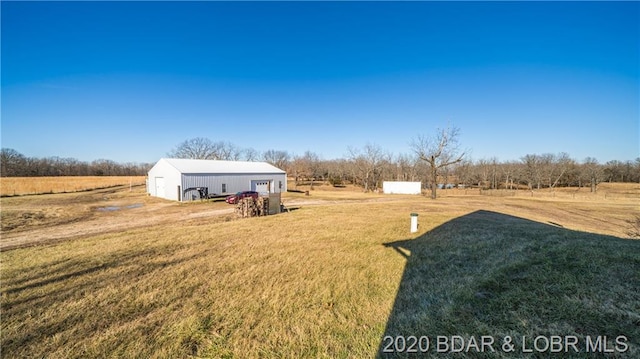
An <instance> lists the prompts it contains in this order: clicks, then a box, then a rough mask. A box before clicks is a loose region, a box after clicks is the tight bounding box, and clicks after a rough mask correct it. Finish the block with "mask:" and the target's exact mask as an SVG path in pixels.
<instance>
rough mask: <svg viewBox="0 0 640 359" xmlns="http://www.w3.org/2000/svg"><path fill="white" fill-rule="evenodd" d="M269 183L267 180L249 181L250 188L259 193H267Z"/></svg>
mask: <svg viewBox="0 0 640 359" xmlns="http://www.w3.org/2000/svg"><path fill="white" fill-rule="evenodd" d="M270 183H271V182H270V181H267V180H260V181H251V190H252V191H256V192H258V193H260V194H267V193H269V187H270V186H269V185H270Z"/></svg>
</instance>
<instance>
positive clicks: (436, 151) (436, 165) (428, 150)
mask: <svg viewBox="0 0 640 359" xmlns="http://www.w3.org/2000/svg"><path fill="white" fill-rule="evenodd" d="M459 133H460V130H459V129H458V128H456V127H447V128H445V129H438V132H437V133H436V135H435V136H433V137H425V136H422V135H420V136H418V137H417V138H416V139H414V140H413V141H412V143H411V148H412V149H413V151H414V152H415V154H416V155H417V156H418V158H419V159H421V160H422V161H424V162H426V163H427V164H428V165H429V172H430V177H431V178H430V181H431V183H430V184H431V198H432V199H436V189H437V188H438V174H439V173H440V171H441V170H442V169H444V168H446V167H448V166H451V165H453V164H456V163H459V162H461V161H462V160H463V159H464V156H465V151H462V152H461V151H460V149H459V144H458V136H459Z"/></svg>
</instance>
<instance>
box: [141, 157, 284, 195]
mask: <svg viewBox="0 0 640 359" xmlns="http://www.w3.org/2000/svg"><path fill="white" fill-rule="evenodd" d="M197 188H207V191H208V193H209V194H218V195H224V194H233V193H236V192H239V191H256V192H260V193H261V194H268V193H280V192H286V191H287V174H286V172H285V171H283V170H281V169H279V168H277V167H275V166H272V165H270V164H268V163H266V162H246V161H214V160H191V159H179V158H161V159H160V160H159V161H158V163H156V164H155V165H154V166H153V167H152V168H151V170H149V173H148V177H147V192H148V193H149V194H150V195H152V196H156V197H161V198H166V199H170V200H174V201H191V200H195V199H199V198H200V192H199V191H198V190H197Z"/></svg>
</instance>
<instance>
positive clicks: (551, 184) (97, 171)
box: [0, 139, 640, 191]
mask: <svg viewBox="0 0 640 359" xmlns="http://www.w3.org/2000/svg"><path fill="white" fill-rule="evenodd" d="M194 143H195V144H196V145H199V146H202V148H200V149H192V150H193V151H191V152H180V151H181V148H180V147H183V146H186V145H189V146H191V145H194ZM436 147H437V146H436ZM418 149H419V146H417V148H414V152H413V153H409V154H402V153H401V154H397V155H394V154H392V153H391V152H388V151H385V150H384V149H383V148H381V147H380V146H378V145H375V144H367V145H365V146H364V147H362V148H349V150H348V152H349V154H348V156H347V157H346V158H339V159H331V160H324V159H321V157H320V156H319V155H318V154H316V153H314V152H310V151H307V152H305V153H304V154H302V155H294V154H290V153H289V152H287V151H285V150H268V151H265V152H263V153H262V154H260V153H259V152H258V151H256V150H253V149H251V150H246V149H240V148H239V147H236V146H234V145H232V144H230V143H225V142H217V143H214V142H211V141H210V140H208V139H199V140H198V141H194V140H189V141H185V142H183V143H182V144H181V145H180V146H178V148H176V149H175V150H173V151H172V152H170V153H168V155H170V156H174V157H182V158H209V159H219V160H262V161H265V162H269V163H271V164H273V165H275V166H276V167H278V168H281V169H283V170H285V171H287V174H288V176H289V177H291V178H292V179H294V186H297V185H299V184H303V183H305V184H313V182H314V181H319V182H324V183H329V184H331V185H334V186H340V185H344V184H354V185H356V186H360V187H362V188H363V190H364V191H376V190H378V189H380V188H381V187H382V182H383V181H421V182H422V183H423V186H424V188H431V187H432V185H433V184H434V183H433V180H431V179H430V178H433V177H432V175H433V172H432V171H431V166H430V165H429V163H428V162H427V161H425V160H424V158H426V157H428V156H423V157H424V158H423V159H421V157H420V153H419V152H418V151H417V150H418ZM454 160H456V161H457V162H455V163H453V164H451V165H448V166H442V168H439V172H438V174H437V177H436V178H437V180H436V181H437V183H435V186H436V187H438V188H442V187H452V186H457V187H479V188H485V189H541V188H556V187H567V186H572V187H576V186H579V187H591V188H592V191H595V190H596V188H597V187H596V186H597V184H598V183H600V182H634V183H640V158H636V159H635V160H633V161H631V160H628V161H617V160H616V161H609V162H606V163H598V161H597V160H596V159H594V158H590V157H589V158H586V159H584V160H582V161H578V160H576V159H573V158H571V157H570V156H569V154H567V153H559V154H528V155H526V156H524V157H522V158H520V159H519V160H512V161H500V160H499V159H498V158H496V157H493V158H489V159H478V160H472V159H468V158H466V159H461V158H460V157H455V158H454ZM458 160H459V161H458ZM0 161H1V162H0V164H1V176H2V177H31V176H135V175H146V174H147V171H148V170H149V168H151V166H152V165H153V164H149V163H124V164H123V163H116V162H114V161H111V160H96V161H92V162H90V163H89V162H83V161H79V160H76V159H73V158H60V157H47V158H33V157H26V156H24V155H22V154H20V153H18V152H17V151H15V150H12V149H6V148H3V149H2V151H1V157H0Z"/></svg>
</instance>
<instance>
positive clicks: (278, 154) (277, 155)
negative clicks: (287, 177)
mask: <svg viewBox="0 0 640 359" xmlns="http://www.w3.org/2000/svg"><path fill="white" fill-rule="evenodd" d="M262 159H263V160H264V161H266V162H268V163H270V164H272V165H274V166H276V167H278V168H280V169H286V168H287V167H288V166H289V162H290V161H291V156H290V155H289V153H288V152H287V151H277V150H268V151H266V152H265V153H263V154H262Z"/></svg>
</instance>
